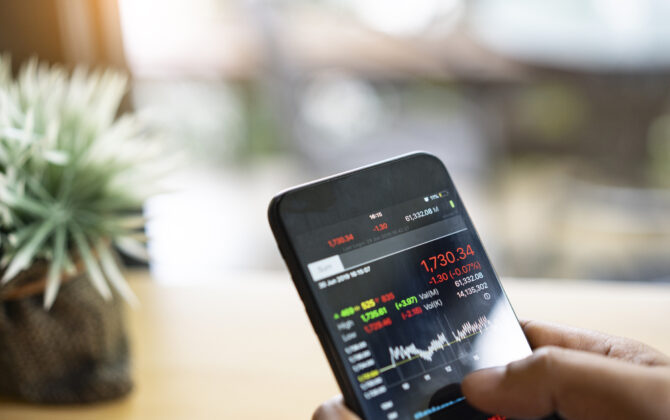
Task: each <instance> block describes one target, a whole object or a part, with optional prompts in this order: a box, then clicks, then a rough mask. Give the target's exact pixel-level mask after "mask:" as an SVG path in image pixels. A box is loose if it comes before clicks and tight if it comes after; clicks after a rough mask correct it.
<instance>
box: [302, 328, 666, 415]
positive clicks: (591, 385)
mask: <svg viewBox="0 0 670 420" xmlns="http://www.w3.org/2000/svg"><path fill="white" fill-rule="evenodd" d="M521 325H522V327H523V329H524V332H525V334H526V337H527V338H528V341H529V342H530V344H531V346H532V347H533V349H537V350H536V351H535V352H534V353H533V355H532V356H529V357H527V358H526V359H523V360H520V361H517V362H513V363H510V364H509V365H507V366H505V367H500V368H491V369H484V370H480V371H477V372H473V373H471V374H470V375H468V376H467V377H466V378H465V379H464V380H463V383H462V388H463V393H464V394H465V396H466V397H467V398H468V402H469V403H470V404H471V405H473V406H475V407H477V408H479V409H480V410H482V411H485V412H495V413H500V414H502V415H506V416H510V417H521V418H524V417H526V418H528V417H541V416H545V415H549V414H551V413H554V412H556V413H559V414H560V415H561V416H562V417H563V418H564V419H566V420H582V419H589V420H597V419H608V420H616V419H633V418H644V419H650V420H652V419H667V418H670V358H668V357H667V356H665V355H663V354H662V353H660V352H658V351H656V350H654V349H652V348H650V347H648V346H646V345H644V344H641V343H638V342H636V341H633V340H628V339H625V338H619V337H612V336H609V335H606V334H602V333H598V332H593V331H587V330H582V329H578V328H570V327H564V326H559V325H554V324H549V323H544V322H538V321H524V322H522V323H521ZM357 419H358V416H356V415H355V414H353V413H352V412H351V411H349V410H348V409H347V408H346V407H345V405H344V402H343V399H342V397H341V396H338V397H335V398H333V399H331V400H328V401H326V402H325V403H323V404H322V405H321V406H320V407H319V408H318V409H317V411H316V412H315V413H314V416H313V420H357Z"/></svg>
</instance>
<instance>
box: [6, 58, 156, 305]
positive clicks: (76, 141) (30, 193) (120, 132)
mask: <svg viewBox="0 0 670 420" xmlns="http://www.w3.org/2000/svg"><path fill="white" fill-rule="evenodd" d="M126 87H127V79H126V77H125V76H124V75H122V74H120V73H117V72H114V71H110V70H106V71H88V70H86V69H84V68H80V67H78V68H75V69H74V70H73V71H72V72H71V73H70V72H68V71H66V70H65V69H64V68H61V67H58V66H49V65H47V64H43V63H42V64H41V63H39V62H38V61H37V60H35V59H33V60H30V61H29V62H27V63H26V64H25V65H24V66H23V67H22V68H21V69H20V71H19V73H18V76H17V77H16V78H13V77H12V73H11V66H10V59H9V57H8V56H0V257H1V258H0V278H1V280H0V283H1V284H2V285H5V284H6V283H8V282H10V281H12V280H13V279H15V278H16V276H17V275H19V274H20V273H21V272H22V271H23V270H25V269H26V268H28V267H30V266H31V265H32V264H34V263H36V262H38V261H45V262H47V263H48V267H49V268H48V270H47V273H46V287H45V292H44V306H45V308H50V307H51V306H52V304H53V303H54V300H55V299H56V296H57V294H58V289H59V287H60V285H61V281H62V279H63V278H64V275H65V274H66V273H70V274H73V271H74V270H75V266H76V264H77V263H81V265H82V266H83V267H85V272H86V274H87V275H88V277H89V279H90V281H91V282H92V284H93V286H94V287H95V288H96V289H97V291H98V292H99V293H100V294H101V295H102V296H103V297H104V298H106V299H111V298H112V288H113V289H115V290H116V291H117V292H118V293H119V294H120V295H121V296H122V297H124V298H125V299H126V300H129V301H134V300H135V297H134V295H133V294H132V291H131V289H130V288H129V287H128V284H127V283H126V282H125V280H124V278H123V276H122V273H121V270H120V269H119V267H118V266H117V263H116V259H115V258H114V255H113V247H112V245H113V244H119V245H120V246H122V247H137V245H138V242H137V241H138V240H140V239H141V238H138V237H137V228H138V227H139V226H142V225H143V222H144V221H143V219H142V217H141V216H139V215H138V209H140V208H141V203H142V198H143V193H142V191H140V189H141V188H140V187H144V184H143V182H142V181H141V179H139V178H138V176H140V174H141V172H140V170H141V168H142V165H143V164H144V162H145V160H146V159H147V156H148V155H150V153H148V150H150V149H151V147H150V146H148V143H149V142H147V136H146V135H145V134H144V133H143V131H142V128H141V125H140V124H139V122H138V121H137V120H136V119H135V118H134V117H133V116H132V115H124V116H121V117H117V113H118V109H119V104H120V103H121V100H122V98H123V96H124V94H125V92H126ZM110 286H111V287H110ZM0 287H2V286H0Z"/></svg>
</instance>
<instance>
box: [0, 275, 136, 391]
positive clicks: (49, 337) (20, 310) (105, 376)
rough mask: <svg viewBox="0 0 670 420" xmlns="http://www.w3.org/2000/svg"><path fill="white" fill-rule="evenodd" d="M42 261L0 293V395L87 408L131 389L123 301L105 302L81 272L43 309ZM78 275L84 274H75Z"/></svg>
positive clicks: (116, 299) (69, 280)
mask: <svg viewBox="0 0 670 420" xmlns="http://www.w3.org/2000/svg"><path fill="white" fill-rule="evenodd" d="M46 271H47V266H46V264H45V263H42V262H39V263H36V264H34V265H33V267H31V268H30V269H28V270H26V271H24V272H23V273H21V274H20V275H19V276H18V277H17V278H16V279H14V280H12V281H11V282H10V283H9V284H8V285H6V286H4V287H2V288H0V395H2V396H6V397H12V398H18V399H21V400H24V401H28V402H32V403H49V404H70V403H92V402H98V401H106V400H110V399H115V398H119V397H122V396H124V395H126V394H128V393H129V392H130V390H131V389H132V385H133V384H132V379H131V375H130V353H129V346H128V338H127V334H126V331H125V328H124V318H123V314H122V303H121V299H119V298H118V297H115V299H113V300H112V301H110V302H107V301H105V300H103V299H102V297H100V295H99V294H98V292H97V291H96V290H95V289H94V288H93V286H92V285H91V284H90V282H89V280H88V278H87V277H86V276H84V275H82V274H78V275H75V276H73V277H69V278H67V279H65V280H64V282H63V285H62V286H61V288H60V292H59V294H58V297H57V299H56V301H55V303H54V305H53V307H52V308H51V309H50V310H49V311H47V310H45V309H44V308H43V298H44V296H43V292H44V285H45V275H46ZM79 273H81V270H80V271H79Z"/></svg>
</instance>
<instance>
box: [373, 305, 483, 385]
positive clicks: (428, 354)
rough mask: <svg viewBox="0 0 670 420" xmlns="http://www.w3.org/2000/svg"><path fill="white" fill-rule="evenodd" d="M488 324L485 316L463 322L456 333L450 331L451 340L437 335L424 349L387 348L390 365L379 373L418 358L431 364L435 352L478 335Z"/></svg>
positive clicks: (410, 347)
mask: <svg viewBox="0 0 670 420" xmlns="http://www.w3.org/2000/svg"><path fill="white" fill-rule="evenodd" d="M490 324H491V321H489V320H488V318H486V316H485V315H482V316H480V317H479V318H478V319H477V320H476V321H474V322H470V321H468V322H465V323H463V324H462V325H461V327H460V328H459V329H457V330H456V331H451V335H452V336H453V340H449V338H448V337H447V334H445V333H439V334H438V335H437V337H436V338H434V339H432V340H431V341H430V344H429V345H428V347H426V348H425V349H422V348H419V347H417V346H416V344H414V343H410V344H409V345H407V346H394V347H389V357H390V360H391V364H389V365H388V366H385V367H383V368H381V369H379V372H380V373H383V372H385V371H387V370H389V369H393V368H395V367H397V366H399V365H401V364H404V363H407V362H410V361H412V360H415V359H418V358H421V359H423V360H426V361H428V362H431V361H432V360H433V355H434V354H435V353H436V352H437V351H440V350H442V349H444V348H446V347H449V346H451V345H452V344H455V343H458V342H460V341H463V340H465V339H468V338H470V337H473V336H475V335H477V334H480V333H481V332H482V331H484V330H485V329H486V328H488V327H489V325H490Z"/></svg>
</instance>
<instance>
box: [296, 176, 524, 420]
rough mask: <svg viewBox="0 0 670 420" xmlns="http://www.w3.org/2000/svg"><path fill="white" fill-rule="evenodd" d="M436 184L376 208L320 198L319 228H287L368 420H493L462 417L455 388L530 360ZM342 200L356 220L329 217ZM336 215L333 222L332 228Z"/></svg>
mask: <svg viewBox="0 0 670 420" xmlns="http://www.w3.org/2000/svg"><path fill="white" fill-rule="evenodd" d="M441 176H442V178H444V179H443V180H442V182H433V184H435V186H436V187H437V188H436V189H434V190H428V189H424V190H423V191H421V192H419V191H417V193H418V194H417V195H416V196H411V193H410V194H409V195H410V196H406V195H402V194H394V195H389V197H392V198H390V199H389V201H390V202H389V203H388V205H380V203H381V201H380V200H369V204H366V201H367V200H366V199H365V196H366V194H360V195H358V196H356V197H354V196H352V195H351V194H348V193H347V191H346V188H347V187H344V189H343V188H335V189H332V188H331V190H330V192H329V194H328V200H326V201H328V204H324V207H328V208H329V213H328V214H329V216H328V217H325V216H324V217H319V215H318V214H317V213H315V212H311V213H310V215H304V214H303V217H295V218H289V224H291V223H292V224H293V225H294V227H295V229H291V226H288V233H289V236H290V240H291V243H292V246H293V248H294V250H295V252H296V255H297V257H298V260H299V262H300V265H301V267H302V269H303V271H304V273H305V278H307V279H308V281H307V283H308V287H309V289H310V290H311V293H312V294H313V296H314V299H315V301H316V306H317V307H318V311H319V312H320V314H321V317H322V319H323V320H324V323H325V328H326V330H327V331H328V334H329V336H330V337H331V340H332V342H333V343H334V347H335V349H336V352H337V356H338V357H339V359H340V361H341V364H342V365H343V366H344V370H345V371H346V376H347V378H348V380H349V383H350V384H352V386H353V390H354V393H355V395H356V396H357V400H358V402H359V405H360V407H361V408H360V409H361V411H362V413H361V414H363V415H364V416H365V417H366V418H369V419H408V418H412V419H422V418H452V419H501V418H502V417H498V416H491V415H486V414H483V413H479V412H477V411H475V410H474V409H472V408H471V407H470V406H469V405H468V404H467V403H466V401H465V399H464V397H463V396H462V395H461V393H460V387H459V383H460V382H461V380H462V379H463V377H464V376H465V375H466V374H467V373H469V372H471V371H473V370H475V369H480V368H486V367H492V366H499V365H504V364H507V363H509V362H510V361H513V360H517V359H520V358H523V357H525V356H528V355H529V354H530V353H531V350H530V348H529V346H528V343H527V341H526V339H525V337H524V335H523V332H522V329H521V327H520V326H519V323H518V321H517V318H516V316H515V314H514V312H513V310H512V308H511V306H510V304H509V302H508V300H507V298H506V296H505V294H504V292H503V290H502V288H501V286H500V283H499V281H498V278H497V276H496V273H495V271H494V270H493V268H492V266H491V264H490V262H489V259H488V257H487V255H486V253H485V251H484V248H483V247H482V245H481V243H480V240H479V238H478V235H477V233H476V232H475V230H474V227H473V225H472V223H471V221H470V219H469V217H468V215H467V213H466V211H465V209H464V207H463V204H462V202H461V200H460V198H459V196H458V194H457V193H456V191H455V189H454V187H453V184H452V183H451V181H450V180H449V179H448V175H446V172H445V173H444V174H443V175H441ZM383 182H386V181H383ZM351 198H355V199H356V200H357V201H356V203H355V205H352V206H349V207H348V209H350V208H351V207H353V208H355V209H356V210H355V211H354V213H357V214H352V212H351V211H349V212H348V213H347V212H338V211H337V209H336V210H334V211H333V206H335V207H337V206H339V205H340V204H338V203H339V202H341V201H342V200H348V199H351ZM394 200H401V201H395V202H394ZM338 213H341V214H342V215H343V218H342V219H341V220H335V219H334V218H333V217H332V215H333V214H338ZM345 213H346V214H345ZM315 214H316V216H315ZM324 214H325V213H324ZM306 220H308V221H306ZM296 224H301V225H302V226H300V228H298V227H297V226H295V225H296Z"/></svg>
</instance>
